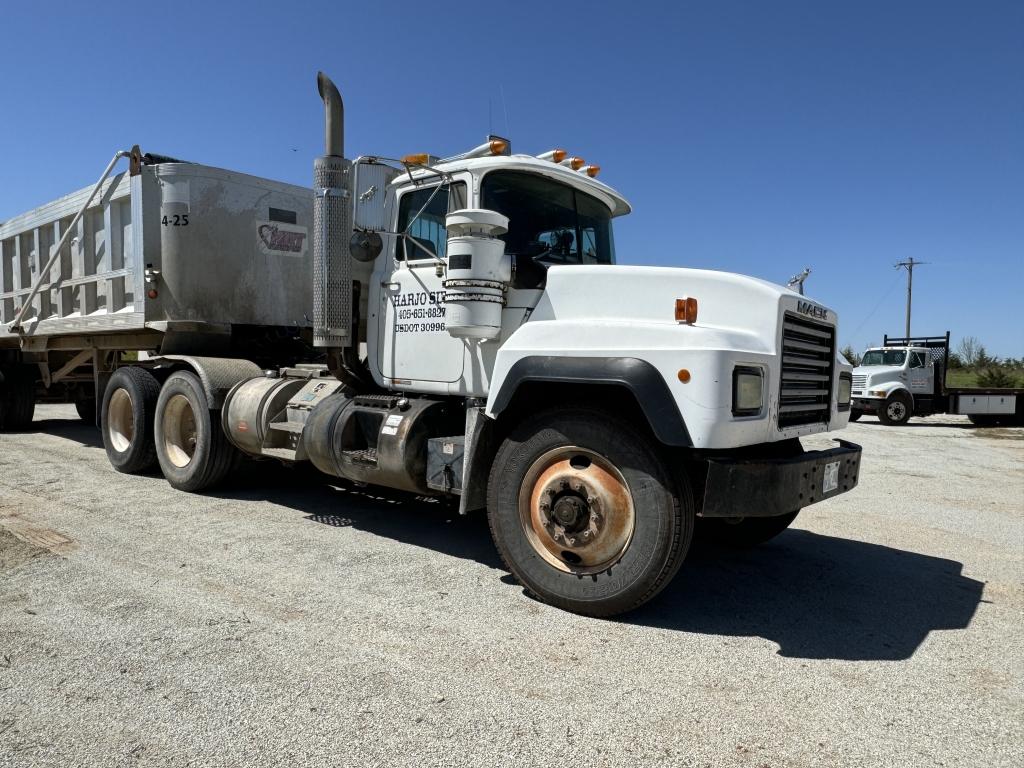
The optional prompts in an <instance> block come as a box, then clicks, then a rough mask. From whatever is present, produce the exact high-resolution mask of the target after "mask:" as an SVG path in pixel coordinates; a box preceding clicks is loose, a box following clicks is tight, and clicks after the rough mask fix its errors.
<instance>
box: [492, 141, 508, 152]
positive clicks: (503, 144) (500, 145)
mask: <svg viewBox="0 0 1024 768" xmlns="http://www.w3.org/2000/svg"><path fill="white" fill-rule="evenodd" d="M488 146H489V147H490V149H491V154H492V155H501V154H504V152H505V150H506V149H508V142H507V141H505V140H504V139H491V140H490V142H489V143H488Z"/></svg>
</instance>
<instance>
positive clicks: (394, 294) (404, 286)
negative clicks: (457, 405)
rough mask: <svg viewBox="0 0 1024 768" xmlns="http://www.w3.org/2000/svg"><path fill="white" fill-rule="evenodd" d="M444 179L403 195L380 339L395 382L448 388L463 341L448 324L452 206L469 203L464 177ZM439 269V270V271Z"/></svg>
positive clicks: (384, 369)
mask: <svg viewBox="0 0 1024 768" xmlns="http://www.w3.org/2000/svg"><path fill="white" fill-rule="evenodd" d="M439 182H440V180H436V181H433V182H427V183H424V184H423V185H421V186H419V187H412V188H410V189H409V190H407V191H405V192H404V193H402V194H401V196H400V197H399V198H398V220H397V225H396V228H395V231H396V232H399V233H404V234H403V235H401V236H398V237H394V238H392V240H393V241H394V252H393V253H392V254H391V258H390V272H388V271H385V273H384V274H383V275H381V286H380V287H381V290H380V298H379V306H378V307H377V311H378V316H379V317H380V319H381V322H380V323H379V324H378V328H379V333H380V338H379V340H378V344H377V350H378V360H377V362H378V365H379V370H380V372H381V374H382V375H383V376H384V378H385V379H390V380H391V381H389V382H387V383H389V384H391V385H392V386H399V387H400V386H402V385H406V386H407V388H409V389H412V390H415V389H417V386H416V385H417V384H418V383H419V384H422V385H423V386H422V387H421V388H422V389H423V390H424V391H447V386H445V387H439V386H437V385H438V384H445V385H447V384H450V383H452V382H456V381H458V380H459V379H461V378H462V372H463V365H464V359H465V354H464V347H465V345H464V342H463V341H462V339H456V338H453V337H452V336H450V335H449V334H448V331H447V330H446V326H445V306H444V300H443V299H444V285H443V281H444V271H443V269H439V266H443V264H444V262H445V259H446V253H445V251H446V246H447V231H446V228H445V216H447V214H448V211H449V210H457V209H459V208H465V207H466V202H465V201H466V184H465V183H464V182H452V183H450V184H449V183H439ZM439 273H440V274H439Z"/></svg>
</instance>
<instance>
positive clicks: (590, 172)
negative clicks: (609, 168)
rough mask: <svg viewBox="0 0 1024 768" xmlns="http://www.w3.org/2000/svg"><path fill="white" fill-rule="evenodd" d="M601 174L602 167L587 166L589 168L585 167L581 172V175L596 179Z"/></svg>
mask: <svg viewBox="0 0 1024 768" xmlns="http://www.w3.org/2000/svg"><path fill="white" fill-rule="evenodd" d="M600 172H601V166H600V165H587V166H584V167H583V170H582V171H580V173H585V174H587V176H589V177H590V178H594V177H595V176H597V174H599V173H600Z"/></svg>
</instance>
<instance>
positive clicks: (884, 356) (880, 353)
mask: <svg viewBox="0 0 1024 768" xmlns="http://www.w3.org/2000/svg"><path fill="white" fill-rule="evenodd" d="M906 359H907V350H905V349H869V350H868V351H867V352H865V353H864V359H863V360H861V361H860V364H861V366H862V367H863V366H868V365H903V362H904V361H905V360H906Z"/></svg>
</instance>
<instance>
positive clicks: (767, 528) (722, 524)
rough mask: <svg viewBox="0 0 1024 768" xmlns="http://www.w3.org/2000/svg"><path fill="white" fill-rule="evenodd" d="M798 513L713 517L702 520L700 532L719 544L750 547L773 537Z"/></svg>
mask: <svg viewBox="0 0 1024 768" xmlns="http://www.w3.org/2000/svg"><path fill="white" fill-rule="evenodd" d="M799 514H800V510H799V509H798V510H797V511H796V512H789V513H788V514H785V515H778V516H777V517H737V518H727V517H713V518H705V519H704V520H702V521H701V522H702V525H701V529H702V531H701V533H706V534H707V536H708V538H709V539H710V540H711V541H712V542H714V543H715V544H718V545H720V546H725V547H734V548H736V549H750V548H751V547H756V546H757V545H758V544H764V543H765V542H766V541H769V540H770V539H774V538H775V537H776V536H778V535H779V534H780V533H782V532H783V531H784V530H786V529H787V528H789V526H790V524H791V523H792V522H793V521H794V520H796V516H797V515H799Z"/></svg>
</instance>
